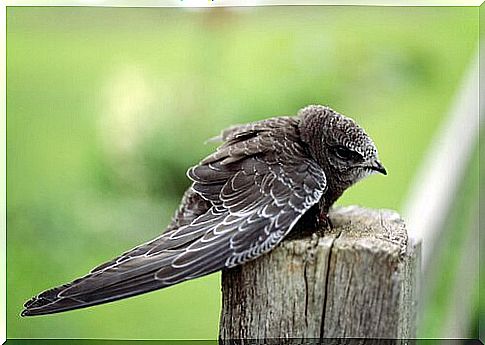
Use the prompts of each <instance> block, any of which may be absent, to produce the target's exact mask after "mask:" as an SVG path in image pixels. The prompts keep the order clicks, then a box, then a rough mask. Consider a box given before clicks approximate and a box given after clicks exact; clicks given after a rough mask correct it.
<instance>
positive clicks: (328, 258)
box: [220, 206, 420, 340]
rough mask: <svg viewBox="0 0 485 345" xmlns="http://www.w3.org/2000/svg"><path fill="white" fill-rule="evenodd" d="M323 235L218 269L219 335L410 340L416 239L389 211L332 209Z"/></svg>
mask: <svg viewBox="0 0 485 345" xmlns="http://www.w3.org/2000/svg"><path fill="white" fill-rule="evenodd" d="M330 218H331V220H332V223H333V229H332V230H330V231H327V232H326V233H325V235H324V236H318V235H316V234H313V235H312V236H310V237H308V238H301V239H294V240H289V241H283V242H282V243H281V245H280V246H278V247H277V248H276V249H275V250H273V251H272V252H271V253H269V254H266V255H264V256H263V257H261V258H258V259H256V260H254V261H252V262H249V263H248V264H245V265H243V266H240V267H236V268H233V269H230V270H226V271H224V272H223V274H222V310H221V322H220V338H221V339H223V340H224V339H268V338H314V339H315V338H342V337H359V338H411V337H414V336H415V332H416V325H415V323H416V304H417V302H416V295H417V291H416V286H417V278H418V273H419V264H420V263H419V258H420V247H419V244H414V243H408V237H407V232H406V228H405V225H404V221H403V220H402V219H401V218H400V216H399V215H398V214H397V213H396V212H394V211H389V210H371V209H365V208H360V207H355V206H351V207H344V208H336V209H333V210H332V211H331V213H330Z"/></svg>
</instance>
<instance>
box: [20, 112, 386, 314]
mask: <svg viewBox="0 0 485 345" xmlns="http://www.w3.org/2000/svg"><path fill="white" fill-rule="evenodd" d="M219 139H220V140H222V141H223V144H222V145H221V146H220V147H219V148H218V149H217V150H216V151H215V152H214V153H213V154H211V155H210V156H208V157H206V158H205V159H204V160H202V162H201V163H200V164H198V165H197V166H195V167H193V168H191V169H189V171H188V176H189V178H190V179H191V180H192V181H193V184H192V186H191V188H190V189H189V190H188V191H187V192H186V193H185V195H184V197H183V199H182V202H181V206H180V208H179V210H178V211H177V212H176V214H175V216H174V218H173V220H172V222H171V224H170V225H169V226H168V228H167V230H166V231H165V232H164V233H163V234H162V235H161V236H159V237H158V238H156V239H154V240H152V241H150V242H148V243H145V244H143V245H141V246H139V247H136V248H134V249H132V250H130V251H128V252H125V253H124V254H122V255H121V256H119V257H117V258H115V259H114V260H112V261H109V262H107V263H104V264H102V265H100V266H98V267H96V268H94V269H93V270H92V271H91V272H90V273H89V274H88V275H86V276H84V277H82V278H79V279H77V280H75V281H73V282H71V283H69V284H66V285H63V286H60V287H56V288H53V289H51V290H47V291H45V292H43V293H41V294H40V295H38V296H37V297H34V298H32V299H31V300H30V301H28V302H27V303H26V304H25V310H24V311H23V312H22V315H23V316H29V315H42V314H50V313H57V312H61V311H66V310H71V309H77V308H83V307H87V306H91V305H96V304H100V303H105V302H109V301H114V300H117V299H121V298H125V297H129V296H134V295H138V294H141V293H144V292H148V291H152V290H155V289H160V288H164V287H167V286H170V285H173V284H177V283H179V282H182V281H185V280H188V279H192V278H196V277H200V276H203V275H206V274H209V273H212V272H215V271H218V270H221V269H224V268H229V267H233V266H235V265H240V264H243V263H245V262H247V261H249V260H252V259H254V258H256V257H258V256H260V255H262V254H264V253H266V252H268V251H270V250H272V249H273V248H274V247H275V246H276V245H278V243H280V241H281V240H282V239H283V238H284V237H285V236H286V235H288V233H289V232H290V231H291V230H292V229H293V228H294V226H295V224H296V223H297V222H298V221H299V220H300V219H301V218H302V216H303V215H305V214H306V217H308V215H309V214H311V215H312V217H313V215H314V214H315V215H319V219H325V215H326V213H327V211H328V209H329V207H330V206H331V205H332V204H333V203H334V202H335V200H336V199H337V198H338V197H339V196H340V195H341V194H342V193H343V191H344V190H345V189H346V188H348V187H349V186H350V185H352V184H353V183H355V182H357V181H358V180H359V179H361V178H363V177H365V176H367V175H369V174H370V173H372V172H374V171H378V172H381V173H384V174H385V173H386V172H385V170H384V168H383V167H382V165H381V164H380V163H379V160H378V158H377V150H376V148H375V146H374V143H373V142H372V140H371V139H370V138H369V137H368V136H367V135H366V134H365V132H364V131H363V130H362V129H361V128H360V127H358V126H357V125H356V124H355V122H354V121H352V120H351V119H348V118H346V117H344V116H343V115H340V114H338V113H336V112H334V111H333V110H331V109H330V108H327V107H323V106H309V107H306V108H304V109H302V110H300V112H299V114H298V115H297V116H294V117H276V118H271V119H268V120H264V121H259V122H255V123H252V124H247V125H240V126H234V127H231V128H229V129H227V130H225V131H223V132H222V134H221V136H220V138H219Z"/></svg>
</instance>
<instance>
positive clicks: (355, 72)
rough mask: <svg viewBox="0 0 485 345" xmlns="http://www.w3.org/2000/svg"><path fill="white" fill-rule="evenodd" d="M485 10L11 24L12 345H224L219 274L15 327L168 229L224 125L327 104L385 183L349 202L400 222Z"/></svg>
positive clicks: (134, 16) (118, 12)
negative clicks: (169, 342) (109, 341)
mask: <svg viewBox="0 0 485 345" xmlns="http://www.w3.org/2000/svg"><path fill="white" fill-rule="evenodd" d="M477 14H478V9H477V8H460V7H452V8H450V7H448V8H437V7H434V8H383V7H311V6H308V7H296V6H293V7H270V8H268V7H259V8H218V9H176V8H166V9H162V8H145V9H141V8H138V9H136V8H88V7H86V8H79V7H71V8H69V7H66V8H60V7H59V8H49V7H45V8H25V7H23V8H21V7H10V8H8V11H7V132H8V137H7V174H8V178H7V193H8V194H7V203H8V212H7V222H8V242H7V244H8V253H7V260H8V271H7V284H8V285H7V289H8V291H7V298H8V305H7V313H8V315H7V317H8V320H7V321H8V324H7V326H8V328H7V329H8V336H9V337H50V338H54V337H73V338H83V337H89V338H142V339H149V338H164V339H190V338H216V337H217V326H218V318H219V315H218V313H219V308H220V292H219V290H220V287H219V275H218V274H215V275H211V276H209V277H205V278H201V279H197V280H195V281H191V282H187V283H184V284H181V285H178V286H175V287H171V288H168V289H166V290H163V291H158V292H154V293H150V294H146V295H143V296H140V297H136V298H132V299H128V300H124V301H120V302H117V303H113V304H107V305H103V306H99V307H95V308H89V309H86V310H80V311H74V312H69V313H65V314H58V315H53V316H45V317H38V318H29V319H22V318H20V317H19V313H20V311H21V305H22V303H23V302H24V301H25V300H26V299H28V298H30V297H31V296H32V295H33V294H35V293H37V292H39V291H40V290H43V289H46V288H49V287H52V286H54V285H56V284H60V283H64V282H66V281H68V280H70V279H73V278H75V277H77V276H79V275H83V274H85V273H86V272H87V271H88V270H89V269H90V268H91V267H94V266H95V265H97V264H99V263H100V262H102V261H105V260H107V259H110V258H111V257H114V256H116V255H117V254H119V253H121V252H122V251H124V250H126V249H129V248H131V247H133V246H135V245H137V244H139V243H141V242H143V241H146V240H148V239H151V238H153V237H155V236H156V235H157V234H159V233H160V232H161V231H162V230H163V228H164V226H165V225H166V224H167V223H168V221H169V219H170V216H171V214H172V213H173V212H174V210H175V208H176V206H177V203H178V201H179V198H180V197H181V195H182V193H183V191H184V189H185V188H186V187H187V186H188V185H189V182H188V180H187V178H186V177H185V171H186V169H187V168H188V167H189V166H191V165H193V164H195V163H196V162H198V161H199V160H200V159H201V158H202V157H204V155H206V154H208V153H209V152H210V151H211V150H212V149H213V146H212V145H203V142H204V141H205V140H206V139H207V138H209V137H211V136H214V135H216V134H218V132H219V131H220V130H221V129H222V128H224V127H226V126H228V125H231V124H234V123H242V122H247V121H253V120H259V119H263V118H266V117H270V116H273V115H285V114H294V113H295V112H296V111H297V110H298V109H299V108H300V107H302V106H304V105H307V104H311V103H321V104H327V105H330V106H332V107H334V108H335V109H336V110H338V111H340V112H342V113H344V114H347V115H349V116H351V117H353V118H355V119H356V120H357V121H358V122H359V123H360V124H361V125H362V126H363V127H364V128H366V130H367V131H368V133H369V134H370V135H371V136H372V137H373V138H374V140H375V142H376V144H377V146H378V148H379V151H380V155H381V158H382V161H383V162H384V164H385V166H386V168H387V169H388V172H389V175H388V176H386V177H382V176H374V177H371V178H369V179H368V180H366V181H363V182H361V183H359V184H358V185H356V186H354V187H353V188H351V190H349V191H348V192H346V194H345V195H344V196H343V197H342V199H341V200H340V201H339V204H351V203H356V204H361V205H365V206H368V207H386V208H394V209H398V210H399V209H400V208H401V206H402V204H403V201H404V200H405V197H406V192H407V189H408V187H409V185H410V184H411V183H412V179H413V174H414V173H415V171H416V169H417V167H418V166H419V164H420V160H421V157H422V154H423V152H424V149H425V148H426V146H427V144H428V143H429V141H430V139H431V136H432V135H433V134H434V133H435V131H436V130H437V129H438V128H439V124H440V121H441V119H442V118H443V116H444V115H445V114H446V111H447V109H448V107H449V105H450V102H451V100H452V97H453V95H454V93H455V91H456V89H457V88H458V87H459V81H460V79H461V75H462V73H463V72H464V70H465V68H466V66H467V65H468V63H469V62H470V58H471V56H472V53H473V52H474V50H475V49H476V44H477V38H478V32H477V30H478V27H477V22H476V18H477Z"/></svg>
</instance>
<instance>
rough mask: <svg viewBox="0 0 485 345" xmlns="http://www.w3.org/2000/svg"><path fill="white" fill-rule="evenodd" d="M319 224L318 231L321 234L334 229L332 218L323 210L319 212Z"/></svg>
mask: <svg viewBox="0 0 485 345" xmlns="http://www.w3.org/2000/svg"><path fill="white" fill-rule="evenodd" d="M317 224H318V227H317V229H318V230H317V232H318V233H321V234H324V233H325V232H326V231H331V230H332V229H333V224H332V221H331V220H330V217H329V216H328V213H327V212H323V211H322V212H320V213H319V214H318V217H317Z"/></svg>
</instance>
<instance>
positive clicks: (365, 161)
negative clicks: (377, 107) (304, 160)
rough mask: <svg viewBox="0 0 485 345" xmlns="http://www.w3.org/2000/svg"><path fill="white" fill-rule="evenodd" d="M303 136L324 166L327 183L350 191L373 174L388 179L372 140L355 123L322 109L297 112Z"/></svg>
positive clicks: (307, 109) (313, 108) (330, 110)
mask: <svg viewBox="0 0 485 345" xmlns="http://www.w3.org/2000/svg"><path fill="white" fill-rule="evenodd" d="M298 115H299V116H300V117H301V124H300V133H301V137H302V140H303V141H304V142H306V143H307V144H308V147H309V149H310V152H311V154H312V155H313V157H314V158H315V159H316V160H317V162H318V163H319V164H320V165H321V166H322V168H323V170H324V171H325V174H326V175H327V179H332V180H334V181H330V180H329V181H328V182H329V183H332V184H334V183H335V184H338V185H339V187H341V188H347V187H349V186H350V185H352V184H354V183H355V182H357V181H359V180H360V179H362V178H364V177H366V176H368V175H371V174H373V173H376V172H378V173H381V174H384V175H386V174H387V172H386V169H385V168H384V166H383V165H382V164H381V162H380V161H379V157H378V153H377V148H376V146H375V144H374V142H373V141H372V139H371V138H370V137H369V136H368V135H367V133H365V131H364V130H363V129H362V128H361V127H359V126H358V125H357V124H356V123H355V122H354V121H353V120H352V119H350V118H348V117H346V116H344V115H342V114H339V113H337V112H335V111H334V110H332V109H330V108H328V107H325V106H321V105H310V106H308V107H305V108H303V109H301V110H300V111H299V112H298Z"/></svg>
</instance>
